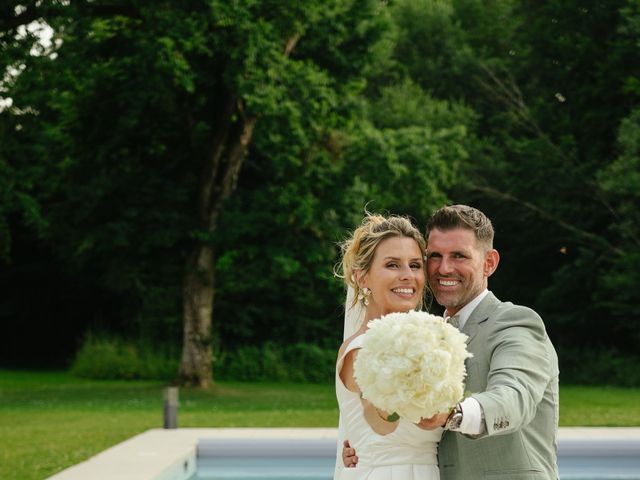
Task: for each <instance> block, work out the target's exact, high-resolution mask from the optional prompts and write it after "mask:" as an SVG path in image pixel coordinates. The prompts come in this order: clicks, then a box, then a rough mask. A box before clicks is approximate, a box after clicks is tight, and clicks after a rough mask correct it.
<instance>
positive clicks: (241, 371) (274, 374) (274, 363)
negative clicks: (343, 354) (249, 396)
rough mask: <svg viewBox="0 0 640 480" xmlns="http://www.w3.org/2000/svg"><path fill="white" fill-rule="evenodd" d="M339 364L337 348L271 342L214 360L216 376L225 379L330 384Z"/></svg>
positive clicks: (225, 353)
mask: <svg viewBox="0 0 640 480" xmlns="http://www.w3.org/2000/svg"><path fill="white" fill-rule="evenodd" d="M335 362H336V350H335V349H323V348H321V347H319V346H317V345H309V344H304V343H296V344H293V345H284V346H280V345H276V344H274V343H271V342H267V343H265V344H263V345H261V346H259V347H257V346H245V347H238V348H237V349H236V350H234V351H231V352H221V353H220V354H219V355H218V356H217V358H216V359H215V361H214V373H215V377H216V378H219V379H221V380H236V381H279V382H311V383H330V382H331V381H333V378H334V374H335Z"/></svg>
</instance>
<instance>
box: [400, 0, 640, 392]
mask: <svg viewBox="0 0 640 480" xmlns="http://www.w3.org/2000/svg"><path fill="white" fill-rule="evenodd" d="M418 3H419V4H418ZM639 14H640V12H639V11H638V7H637V2H627V1H624V0H619V1H613V2H606V3H602V2H597V1H589V2H574V1H569V2H567V1H562V2H560V1H553V2H545V3H544V4H541V3H539V2H515V1H511V0H501V1H498V2H491V3H490V4H487V3H486V2H480V1H478V0H450V1H446V2H441V1H435V0H434V1H429V0H424V1H422V2H412V1H400V2H397V5H396V8H394V9H393V18H394V20H395V22H396V25H397V26H396V30H397V32H398V40H397V43H396V48H395V49H394V51H393V60H392V61H393V62H394V64H396V65H401V66H404V67H405V68H406V72H407V74H408V76H409V77H410V79H411V82H412V83H414V84H416V85H418V86H419V87H420V88H421V89H422V90H423V91H426V92H430V95H431V98H432V99H433V100H434V101H436V102H438V101H440V102H442V101H446V102H456V104H462V105H464V106H465V108H467V109H471V110H472V111H473V114H474V117H475V121H474V123H472V124H470V125H471V130H470V131H469V134H468V138H469V139H470V141H469V142H467V144H466V150H467V152H468V155H469V158H470V159H472V161H468V162H463V163H462V164H461V168H462V175H460V176H459V177H458V178H459V182H458V183H457V184H456V185H455V187H454V188H453V189H448V190H446V193H448V195H449V197H450V198H452V200H453V201H455V202H460V203H470V204H473V205H475V206H478V207H480V208H481V209H483V210H484V211H485V212H486V213H488V214H489V216H490V217H491V218H492V219H493V221H494V224H495V226H496V229H497V235H496V246H497V248H498V249H499V250H500V252H501V254H502V255H501V256H502V261H501V265H500V268H499V269H498V272H497V273H496V274H495V275H494V277H492V280H491V288H492V290H494V291H495V292H496V293H497V294H498V296H499V297H501V298H503V299H505V300H507V299H508V300H512V301H515V302H519V303H524V304H526V305H529V306H532V307H534V308H536V310H538V311H539V312H540V313H541V315H542V316H543V318H544V319H545V321H546V323H547V326H548V329H549V331H550V334H551V337H552V339H553V340H554V342H555V343H556V345H557V347H558V349H559V351H560V353H561V356H560V362H561V370H562V371H564V366H566V367H567V370H571V371H572V372H573V373H572V378H585V377H584V376H574V373H575V371H574V370H573V367H572V360H571V354H572V352H575V351H582V350H588V351H591V352H596V353H594V354H593V355H594V357H595V358H601V359H606V358H610V359H611V362H614V359H618V360H619V361H622V360H623V359H625V358H627V357H629V356H630V355H633V354H634V352H635V345H637V342H638V331H639V329H638V323H637V319H638V318H640V316H639V315H638V307H637V305H638V304H639V302H640V298H639V297H638V292H639V291H640V290H639V289H638V288H637V287H638V281H639V279H638V276H637V268H634V267H635V265H636V264H637V260H638V258H639V257H638V254H639V252H640V250H639V248H640V243H639V242H638V232H637V221H634V220H637V212H636V210H637V200H638V199H637V194H636V192H637V191H638V179H637V178H636V177H637V176H636V175H635V174H634V172H635V171H637V158H638V152H637V148H636V147H637V145H636V144H637V138H638V129H637V114H635V113H634V112H635V111H636V110H637V105H638V99H639V96H638V93H640V90H638V85H637V80H636V79H637V78H638V73H640V72H639V71H638V64H637V62H636V61H635V60H634V59H635V58H637V54H638V46H639V45H640V43H639V41H638V39H639V38H640V37H639V36H638V34H639V33H640V31H639V30H638V18H640V16H639ZM392 80H393V79H392ZM631 205H636V206H635V207H631ZM632 225H633V226H632ZM598 352H599V353H598ZM596 363H597V362H590V363H589V365H590V367H588V368H590V369H593V373H594V375H595V377H594V378H598V379H599V380H598V381H605V379H604V377H603V376H602V375H600V374H599V373H598V372H599V371H600V370H599V368H598V367H597V366H596ZM607 364H610V362H607ZM585 375H588V374H585ZM624 376H625V375H624V374H622V375H621V376H617V375H616V376H612V377H610V378H615V379H616V380H615V381H618V382H621V384H627V383H626V381H627V380H624V379H623V377H624ZM609 381H610V380H609Z"/></svg>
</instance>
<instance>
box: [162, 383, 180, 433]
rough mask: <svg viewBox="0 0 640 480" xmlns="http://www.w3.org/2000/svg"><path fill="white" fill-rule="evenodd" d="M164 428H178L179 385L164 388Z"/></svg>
mask: <svg viewBox="0 0 640 480" xmlns="http://www.w3.org/2000/svg"><path fill="white" fill-rule="evenodd" d="M164 428H178V387H167V388H165V389H164Z"/></svg>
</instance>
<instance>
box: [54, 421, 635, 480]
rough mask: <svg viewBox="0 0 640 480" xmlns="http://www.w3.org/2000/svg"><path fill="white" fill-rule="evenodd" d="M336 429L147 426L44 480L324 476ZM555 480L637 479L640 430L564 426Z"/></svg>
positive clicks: (307, 479)
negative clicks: (558, 471)
mask: <svg viewBox="0 0 640 480" xmlns="http://www.w3.org/2000/svg"><path fill="white" fill-rule="evenodd" d="M336 435H337V430H336V429H335V428H177V429H170V430H165V429H151V430H147V431H146V432H143V433H141V434H139V435H136V436H135V437H132V438H130V439H128V440H126V441H124V442H122V443H119V444H117V445H114V446H113V447H111V448H109V449H107V450H105V451H103V452H100V453H99V454H97V455H95V456H94V457H91V458H90V459H88V460H85V461H84V462H81V463H79V464H77V465H73V466H71V467H69V468H67V469H65V470H63V471H61V472H59V473H57V474H55V475H53V476H52V477H49V480H87V479H100V480H213V479H217V480H249V479H251V480H259V479H262V480H292V479H299V480H327V479H330V478H332V476H333V466H334V462H335V444H336ZM558 438H559V445H560V452H559V453H560V456H559V466H560V474H561V478H562V480H640V428H637V427H636V428H633V427H631V428H581V427H571V428H567V427H563V428H560V430H559V433H558Z"/></svg>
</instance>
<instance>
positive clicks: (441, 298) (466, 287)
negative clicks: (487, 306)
mask: <svg viewBox="0 0 640 480" xmlns="http://www.w3.org/2000/svg"><path fill="white" fill-rule="evenodd" d="M441 279H442V280H446V279H450V280H458V281H460V284H459V286H458V287H457V288H456V290H453V291H449V290H444V291H443V290H442V289H441V287H440V285H439V283H438V280H441ZM428 282H429V289H430V290H431V292H432V294H433V296H434V298H435V299H436V302H438V304H439V305H441V306H442V307H444V308H446V309H447V311H448V312H449V313H452V312H453V313H456V312H458V311H459V310H460V309H462V308H463V307H464V306H465V305H467V304H468V303H469V302H471V301H472V300H473V299H474V298H476V297H477V296H478V295H480V293H481V292H482V291H483V290H484V289H485V288H487V282H486V279H485V278H484V277H482V276H481V277H480V278H476V277H475V276H474V278H473V279H465V278H463V277H461V276H459V275H450V276H443V275H436V276H435V278H433V279H432V278H429V280H428Z"/></svg>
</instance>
